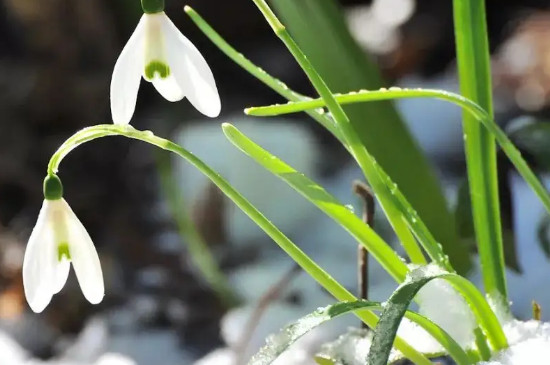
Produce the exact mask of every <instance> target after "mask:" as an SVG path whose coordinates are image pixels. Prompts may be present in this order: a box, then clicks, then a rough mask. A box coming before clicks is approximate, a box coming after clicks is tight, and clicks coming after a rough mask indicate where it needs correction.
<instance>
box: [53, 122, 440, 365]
mask: <svg viewBox="0 0 550 365" xmlns="http://www.w3.org/2000/svg"><path fill="white" fill-rule="evenodd" d="M109 136H124V137H128V138H133V139H137V140H140V141H143V142H146V143H149V144H152V145H154V146H157V147H160V148H162V149H164V150H167V151H170V152H173V153H175V154H177V155H178V156H180V157H182V158H184V159H186V160H187V161H188V162H189V163H191V164H192V165H193V166H195V167H196V168H197V169H198V170H199V171H200V172H202V173H203V174H204V175H205V176H206V177H208V178H209V179H210V180H211V181H212V182H213V183H214V184H215V185H216V186H217V187H218V188H219V189H220V190H221V191H222V192H223V193H224V194H225V195H226V196H227V197H228V198H229V199H231V200H232V201H233V202H234V203H235V204H236V205H237V206H238V207H239V208H240V209H241V210H242V211H243V212H244V213H245V214H246V215H248V217H250V219H252V220H253V221H254V223H256V224H257V225H258V226H259V227H260V228H261V229H262V230H263V231H264V232H265V233H266V234H267V235H268V236H269V237H271V238H272V239H273V241H275V242H276V243H277V244H278V245H279V247H281V249H283V250H284V251H285V252H286V253H287V254H288V255H289V256H290V257H291V258H292V259H293V260H294V261H295V262H296V263H297V264H298V265H300V267H301V268H302V269H303V270H304V271H306V272H307V273H308V274H309V275H310V276H311V277H312V278H313V279H315V280H316V281H317V282H318V283H319V284H320V285H321V286H323V288H325V289H326V290H327V291H328V292H329V293H330V294H331V295H333V296H334V297H335V298H336V299H338V300H339V301H355V300H357V298H355V296H354V295H353V294H351V293H350V292H349V291H348V290H347V289H346V288H344V287H343V286H342V285H341V284H340V283H338V282H337V281H336V280H334V278H332V276H330V275H329V274H328V273H327V272H326V271H324V270H323V269H322V268H321V267H319V265H317V264H316V263H315V262H314V261H313V260H312V259H311V258H310V257H309V256H308V255H306V254H305V253H304V252H303V251H302V250H300V248H298V247H297V246H296V245H295V244H294V243H293V242H292V241H291V240H290V239H289V238H288V237H287V236H285V235H284V234H283V233H282V232H281V231H279V229H277V227H276V226H275V225H273V223H271V221H269V220H268V219H267V218H266V217H265V216H264V215H263V214H262V213H261V212H260V211H258V210H257V209H256V208H255V207H254V206H253V205H252V204H251V203H250V202H249V201H248V200H247V199H246V198H245V197H243V196H242V195H241V194H240V193H239V192H238V191H237V190H235V188H233V187H232V186H231V185H230V184H229V183H228V182H227V181H226V180H225V179H224V178H223V177H222V176H221V175H220V174H218V173H217V172H216V171H214V170H212V169H211V168H210V167H209V166H208V165H206V164H205V163H204V162H203V161H201V160H200V159H199V158H198V157H196V156H195V155H193V154H192V153H191V152H189V151H187V150H186V149H184V148H183V147H181V146H180V145H178V144H176V143H174V142H172V141H169V140H167V139H164V138H160V137H157V136H155V135H154V134H153V133H152V132H151V131H139V130H137V129H135V128H133V127H131V126H129V125H110V124H107V125H96V126H93V127H89V128H85V129H83V130H81V131H79V132H77V133H75V134H74V135H73V136H72V137H70V138H69V139H67V140H66V141H65V142H64V143H63V144H62V145H61V146H60V147H59V148H58V150H57V151H56V152H55V153H54V155H53V156H52V157H51V159H50V162H49V164H48V174H54V173H56V172H57V170H58V169H59V164H60V163H61V161H62V160H63V158H65V156H67V154H68V153H69V152H70V151H72V150H73V149H75V148H76V147H78V146H80V145H81V144H83V143H86V142H90V141H92V140H94V139H96V138H101V137H109ZM357 316H358V317H359V318H361V320H363V321H364V322H365V323H366V324H367V325H368V326H370V327H372V328H374V327H375V326H376V323H377V322H378V317H377V316H376V315H375V314H374V313H372V312H368V311H364V312H360V313H357ZM395 348H396V349H398V350H399V351H401V352H402V353H403V354H404V356H405V357H407V358H408V359H410V360H412V361H413V362H415V363H416V364H420V365H431V362H430V361H429V360H428V359H427V358H426V357H425V356H424V355H422V354H421V353H419V352H418V351H416V350H415V349H414V348H412V347H411V346H410V345H409V344H407V343H406V342H405V341H403V340H402V339H400V338H397V339H396V340H395Z"/></svg>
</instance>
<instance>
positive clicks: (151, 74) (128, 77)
mask: <svg viewBox="0 0 550 365" xmlns="http://www.w3.org/2000/svg"><path fill="white" fill-rule="evenodd" d="M141 4H142V8H143V11H144V14H143V16H142V18H141V20H140V21H139V24H138V26H137V28H136V30H135V31H134V33H133V34H132V36H131V37H130V40H129V41H128V43H127V44H126V46H125V47H124V49H123V50H122V53H121V54H120V56H119V58H118V60H117V62H116V64H115V69H114V71H113V77H112V79H111V113H112V117H113V122H114V123H115V124H128V123H129V122H130V120H131V119H132V115H133V114H134V110H135V107H136V101H137V94H138V89H139V84H140V81H141V77H143V78H144V79H145V80H146V81H148V82H151V83H152V84H153V85H154V86H155V88H156V89H157V91H158V92H159V93H160V94H161V95H162V96H163V97H164V98H165V99H166V100H168V101H171V102H175V101H179V100H182V99H183V98H184V97H187V98H188V99H189V101H190V102H191V104H193V106H194V107H195V108H196V109H197V110H198V111H200V112H201V113H202V114H204V115H206V116H208V117H212V118H213V117H217V116H218V115H219V114H220V110H221V102H220V97H219V95H218V89H217V88H216V82H215V81H214V76H213V75H212V71H211V70H210V67H208V64H207V63H206V61H205V60H204V58H203V57H202V55H201V53H200V52H199V51H198V50H197V48H196V47H195V46H194V45H193V44H192V43H191V41H189V39H187V38H186V37H185V36H184V35H183V34H182V33H181V32H180V31H179V30H178V28H176V26H175V25H174V23H172V21H171V20H170V19H169V18H168V17H167V16H166V14H165V13H164V0H142V1H141Z"/></svg>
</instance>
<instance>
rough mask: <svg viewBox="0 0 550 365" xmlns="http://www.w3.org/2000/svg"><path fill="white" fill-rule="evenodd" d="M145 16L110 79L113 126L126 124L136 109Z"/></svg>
mask: <svg viewBox="0 0 550 365" xmlns="http://www.w3.org/2000/svg"><path fill="white" fill-rule="evenodd" d="M144 29H145V15H144V16H142V17H141V20H140V21H139V24H138V26H137V27H136V30H135V31H134V33H133V34H132V36H131V37H130V39H129V40H128V43H126V46H124V49H123V50H122V52H121V53H120V56H119V57H118V60H117V61H116V64H115V69H114V70H113V77H112V79H111V114H112V117H113V122H114V123H115V124H128V123H130V120H131V119H132V116H133V115H134V110H135V109H136V101H137V94H138V90H139V83H140V81H141V74H142V70H143V62H144V57H145V56H144V49H143V47H144V46H143V43H144V39H143V37H144Z"/></svg>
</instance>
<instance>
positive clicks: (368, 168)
mask: <svg viewBox="0 0 550 365" xmlns="http://www.w3.org/2000/svg"><path fill="white" fill-rule="evenodd" d="M253 2H254V3H255V4H256V6H257V7H258V8H259V9H260V11H261V12H262V14H263V15H264V16H265V18H266V19H267V20H268V22H269V24H270V25H271V27H272V28H273V31H274V32H275V34H276V35H277V36H278V37H279V39H281V41H282V42H283V43H284V44H285V45H286V47H287V48H288V50H289V51H290V53H292V55H293V56H294V58H295V59H296V61H297V62H298V64H299V65H300V66H301V67H302V69H303V70H304V72H305V73H306V75H307V77H308V78H309V80H310V81H311V83H312V85H313V87H315V89H316V90H317V92H318V93H319V95H320V96H321V98H323V100H324V101H325V103H326V105H327V108H328V109H329V111H330V112H331V114H332V117H333V118H334V121H335V123H336V126H337V127H338V129H339V130H340V132H341V133H342V137H343V139H344V142H345V144H346V145H347V146H348V148H349V150H350V152H351V154H352V156H354V158H355V160H356V161H357V163H358V164H359V166H360V167H361V170H362V171H363V173H364V174H365V177H366V178H367V179H368V180H369V182H370V184H371V186H372V188H373V190H374V192H375V193H376V195H377V197H378V199H379V200H380V204H381V205H382V207H383V209H384V211H385V212H386V215H387V216H388V220H389V221H390V223H391V225H392V227H393V228H394V230H395V232H396V234H397V236H398V237H399V239H400V241H401V243H402V245H403V247H404V249H405V251H406V252H407V255H408V256H409V258H410V259H411V261H412V262H413V263H416V264H421V265H422V264H426V259H425V257H424V254H423V253H422V250H421V249H420V247H419V246H418V243H417V242H416V239H415V238H414V236H413V235H412V233H411V231H410V230H409V227H408V226H407V223H406V222H405V220H404V219H403V215H402V213H401V212H400V211H399V209H398V207H396V206H395V204H394V202H393V200H392V199H391V198H390V197H389V195H392V192H390V191H389V188H388V187H387V186H386V184H385V182H384V181H383V180H382V179H381V177H380V175H379V170H378V168H377V166H376V165H377V163H376V161H375V159H374V157H372V155H370V154H369V152H368V151H367V149H366V148H365V146H364V145H363V144H362V142H361V139H360V138H359V136H358V134H357V132H356V131H355V129H354V127H353V125H352V124H351V122H350V120H349V118H348V116H347V115H346V113H345V112H344V110H343V109H342V107H341V106H340V104H338V102H336V99H335V98H334V96H333V95H332V93H331V91H330V89H329V88H328V86H327V85H326V83H325V82H324V81H323V79H322V78H321V76H320V75H319V73H318V72H317V71H316V70H315V68H314V67H313V65H312V64H311V62H309V60H308V59H307V57H306V56H305V54H304V53H303V52H302V50H301V49H300V47H299V46H298V45H297V44H296V42H295V41H294V39H293V38H292V37H291V36H290V34H289V33H288V31H287V30H286V29H285V28H284V27H277V26H275V25H274V24H273V22H272V21H270V19H272V18H273V17H275V15H274V14H273V12H272V11H271V9H270V8H269V6H268V5H267V3H266V2H265V1H264V0H253ZM275 18H276V17H275Z"/></svg>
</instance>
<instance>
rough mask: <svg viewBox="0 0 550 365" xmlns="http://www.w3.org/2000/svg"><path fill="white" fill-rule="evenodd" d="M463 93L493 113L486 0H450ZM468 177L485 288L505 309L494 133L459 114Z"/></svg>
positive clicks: (461, 90) (506, 304)
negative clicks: (451, 0) (461, 121)
mask: <svg viewBox="0 0 550 365" xmlns="http://www.w3.org/2000/svg"><path fill="white" fill-rule="evenodd" d="M453 6H454V7H453V14H454V28H455V38H456V55H457V63H458V76H459V82H460V92H461V94H462V95H463V96H464V97H466V98H468V99H470V100H472V101H473V102H475V103H477V104H478V105H479V106H481V107H482V108H483V109H484V110H486V111H487V113H488V114H489V116H490V117H491V119H492V118H493V101H492V83H491V65H490V57H489V41H488V36H487V23H486V14H485V0H453ZM462 119H463V129H464V140H465V151H466V161H467V166H468V183H469V187H470V197H471V200H472V215H473V218H474V227H475V231H476V239H477V246H478V251H479V256H480V260H481V270H482V274H483V284H484V286H485V291H486V292H487V295H489V296H490V297H491V298H492V299H493V301H495V302H496V303H498V304H499V305H500V306H501V307H502V308H504V309H506V310H507V309H508V308H509V303H508V299H507V288H506V276H505V271H504V270H505V264H504V252H503V241H502V227H501V219H500V203H499V196H498V177H497V155H496V148H495V140H494V137H493V136H492V135H491V134H490V133H488V132H487V131H486V130H485V129H483V128H482V126H480V125H479V123H477V122H476V120H475V118H473V117H472V116H471V115H470V114H468V113H464V114H463V118H462Z"/></svg>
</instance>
